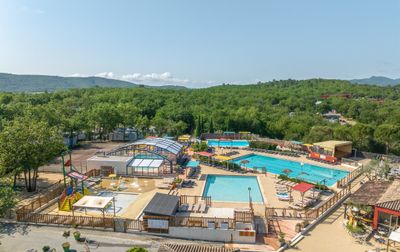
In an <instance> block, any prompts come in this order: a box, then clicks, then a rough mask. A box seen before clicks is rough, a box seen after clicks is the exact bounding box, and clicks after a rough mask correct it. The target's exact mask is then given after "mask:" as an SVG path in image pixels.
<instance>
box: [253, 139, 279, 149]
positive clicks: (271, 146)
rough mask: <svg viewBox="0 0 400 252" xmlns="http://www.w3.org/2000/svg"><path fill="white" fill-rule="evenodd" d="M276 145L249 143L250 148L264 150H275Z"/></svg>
mask: <svg viewBox="0 0 400 252" xmlns="http://www.w3.org/2000/svg"><path fill="white" fill-rule="evenodd" d="M276 146H277V145H276V144H270V143H267V142H263V141H251V142H250V148H255V149H264V150H276Z"/></svg>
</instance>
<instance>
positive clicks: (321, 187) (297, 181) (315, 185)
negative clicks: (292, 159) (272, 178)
mask: <svg viewBox="0 0 400 252" xmlns="http://www.w3.org/2000/svg"><path fill="white" fill-rule="evenodd" d="M278 178H279V179H282V180H288V181H292V182H295V183H301V182H305V183H308V184H312V185H314V187H315V189H319V190H329V187H327V186H326V185H320V184H314V183H311V182H308V181H305V180H302V179H298V178H290V177H289V176H287V175H285V174H281V175H279V176H278Z"/></svg>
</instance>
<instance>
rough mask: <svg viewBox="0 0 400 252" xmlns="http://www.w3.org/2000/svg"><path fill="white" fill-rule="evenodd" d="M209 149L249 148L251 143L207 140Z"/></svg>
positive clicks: (245, 141)
mask: <svg viewBox="0 0 400 252" xmlns="http://www.w3.org/2000/svg"><path fill="white" fill-rule="evenodd" d="M207 145H208V146H209V147H225V148H228V147H249V141H247V140H218V139H209V140H207Z"/></svg>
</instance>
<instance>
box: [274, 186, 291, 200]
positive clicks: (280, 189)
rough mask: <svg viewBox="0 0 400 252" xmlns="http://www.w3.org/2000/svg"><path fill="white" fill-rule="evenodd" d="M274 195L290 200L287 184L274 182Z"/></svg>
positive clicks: (279, 198)
mask: <svg viewBox="0 0 400 252" xmlns="http://www.w3.org/2000/svg"><path fill="white" fill-rule="evenodd" d="M275 191H276V197H277V198H278V200H281V201H291V200H292V197H291V196H290V192H289V190H288V186H286V185H280V184H275Z"/></svg>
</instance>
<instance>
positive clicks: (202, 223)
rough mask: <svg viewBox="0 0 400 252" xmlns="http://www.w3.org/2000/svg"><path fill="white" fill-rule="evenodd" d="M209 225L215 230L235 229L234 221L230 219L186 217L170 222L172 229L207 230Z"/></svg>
mask: <svg viewBox="0 0 400 252" xmlns="http://www.w3.org/2000/svg"><path fill="white" fill-rule="evenodd" d="M209 223H213V224H214V225H215V228H224V227H223V224H226V225H227V226H226V227H225V228H228V229H235V220H234V219H231V218H207V217H188V216H175V217H174V218H171V220H170V226H173V227H200V228H208V227H209Z"/></svg>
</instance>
